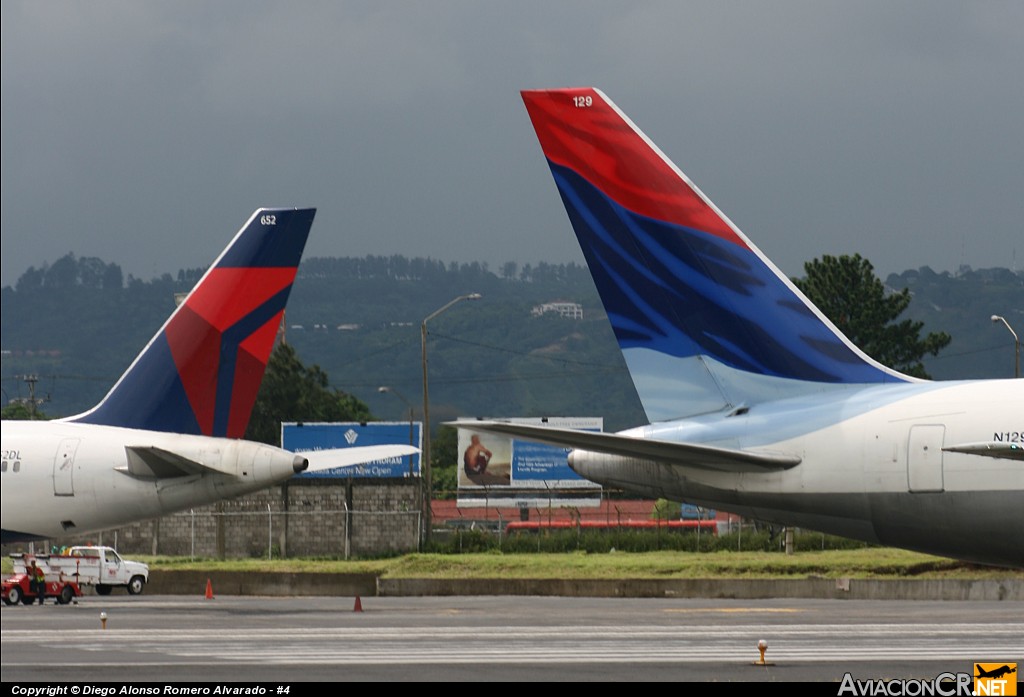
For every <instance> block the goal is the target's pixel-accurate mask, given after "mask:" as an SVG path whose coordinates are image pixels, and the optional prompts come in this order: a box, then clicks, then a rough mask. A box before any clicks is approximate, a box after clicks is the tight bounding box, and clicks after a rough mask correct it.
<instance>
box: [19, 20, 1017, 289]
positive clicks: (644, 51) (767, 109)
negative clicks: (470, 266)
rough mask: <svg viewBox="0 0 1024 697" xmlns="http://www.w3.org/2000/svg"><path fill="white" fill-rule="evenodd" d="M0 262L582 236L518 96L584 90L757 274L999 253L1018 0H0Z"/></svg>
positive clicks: (487, 253) (525, 246)
mask: <svg viewBox="0 0 1024 697" xmlns="http://www.w3.org/2000/svg"><path fill="white" fill-rule="evenodd" d="M0 8H2V10H0V12H2V17H0V27H2V30H0V31H2V41H0V48H2V59H3V60H2V117H3V118H2V148H0V152H2V166H3V169H2V221H0V222H2V226H0V232H2V243H3V245H2V246H3V249H2V283H3V284H5V285H6V284H10V283H13V282H14V281H15V280H16V279H17V277H18V276H19V275H20V274H21V273H22V272H23V271H24V270H25V269H27V268H28V267H29V266H32V265H34V266H40V265H41V264H43V263H48V262H53V261H54V260H56V259H57V258H59V257H60V256H63V255H64V254H66V253H67V252H69V251H70V252H74V253H75V254H77V255H87V256H98V257H100V258H102V259H104V260H106V261H113V262H117V263H119V264H121V266H122V267H123V269H124V271H125V272H126V273H132V274H134V275H136V276H139V277H142V278H145V279H148V278H151V277H153V276H155V275H158V274H160V273H163V272H172V273H173V272H176V271H177V269H179V268H182V267H195V266H205V265H207V264H208V263H209V262H210V261H212V259H213V258H214V256H215V255H216V254H217V253H218V252H219V251H220V250H221V248H222V247H223V246H224V245H225V244H226V242H227V241H228V240H229V239H230V237H231V236H232V235H233V234H234V232H236V231H237V229H238V228H239V227H240V226H241V224H242V223H243V222H244V221H245V219H246V218H247V217H248V216H249V214H250V213H251V212H252V211H253V210H254V209H255V208H257V207H259V206H264V205H267V206H293V205H294V206H316V207H317V208H318V209H319V212H318V214H317V219H316V222H315V223H314V226H313V232H312V235H311V237H310V243H309V245H308V247H307V251H306V254H307V256H313V255H316V256H327V255H330V256H363V255H366V254H383V255H388V254H395V253H400V254H404V255H407V256H430V257H434V258H438V259H442V260H444V261H453V260H454V261H473V260H479V261H487V262H489V263H490V264H491V267H492V269H495V270H497V267H498V266H499V265H500V264H501V263H503V262H505V261H517V262H520V263H523V262H530V263H535V262H537V261H541V260H545V261H551V262H563V261H580V262H582V255H581V254H580V252H579V250H578V247H577V245H576V241H575V238H574V236H573V234H572V231H571V229H570V227H569V223H568V220H567V218H566V216H565V213H564V211H563V209H562V207H561V204H560V202H559V199H558V195H557V192H556V190H555V187H554V184H553V182H552V180H551V176H550V173H549V171H548V169H547V166H546V164H545V162H544V160H543V156H542V154H541V151H540V148H539V146H538V145H537V142H536V138H535V136H534V134H533V130H532V128H531V126H530V122H529V119H528V118H527V115H526V111H525V109H524V108H523V105H522V102H521V100H520V98H519V94H518V91H519V90H520V89H527V88H542V87H561V86H570V85H572V86H579V85H593V86H596V87H599V88H601V89H602V90H603V91H604V92H605V93H606V94H607V95H608V96H609V97H610V98H611V99H612V100H614V101H615V102H616V103H617V104H618V105H619V107H620V108H621V109H622V110H623V111H624V112H625V113H627V114H628V115H629V116H630V117H631V118H632V119H633V121H634V122H635V123H636V124H637V125H638V126H639V127H640V128H641V129H643V130H644V131H645V132H646V133H647V135H648V136H650V137H651V139H652V140H654V141H655V142H656V143H657V144H658V145H659V146H660V147H661V149H662V150H663V151H664V152H665V153H666V154H667V155H668V156H669V157H670V158H672V159H673V160H674V161H675V163H676V164H677V165H678V166H679V167H680V168H681V169H682V170H683V171H684V172H686V173H687V174H688V175H689V176H690V178H691V179H693V180H694V182H696V183H697V185H698V186H700V187H701V188H702V189H703V190H704V192H705V193H706V194H707V195H708V196H709V197H710V198H711V199H712V200H713V201H715V203H717V204H718V206H719V207H720V208H721V209H722V210H723V211H724V212H725V213H726V214H727V215H729V216H730V218H732V220H733V221H734V222H735V223H736V224H737V225H739V226H740V228H741V229H743V231H744V232H745V233H746V234H747V235H748V236H749V237H750V238H751V239H753V241H754V242H755V243H756V244H757V245H758V246H760V247H761V249H762V250H763V251H764V252H765V253H766V254H768V256H770V257H771V258H773V259H774V260H775V261H776V263H777V264H779V266H780V267H781V268H782V269H783V271H785V272H787V273H790V274H798V273H800V272H801V270H802V264H803V262H804V261H805V260H807V259H810V258H812V257H816V256H820V255H821V254H842V253H853V252H859V253H861V254H863V255H864V256H866V257H867V258H868V259H870V260H871V261H872V262H873V263H874V264H875V267H876V269H877V270H878V271H879V273H880V274H882V275H883V276H884V274H887V273H889V272H890V271H901V270H903V269H906V268H916V267H918V266H923V265H928V266H931V267H932V268H933V269H936V270H940V271H941V270H954V269H956V268H957V267H958V266H959V265H960V264H970V265H971V266H974V267H975V268H979V267H988V266H1007V267H1011V268H1021V266H1022V265H1024V3H1021V2H1018V1H1013V2H1010V1H1006V2H998V1H992V2H950V1H935V0H927V1H925V0H921V1H916V2H915V1H908V2H890V1H889V0H885V1H880V2H823V1H807V2H793V1H790V0H776V1H774V2H770V3H769V2H693V3H688V2H679V1H678V0H668V1H665V2H594V1H573V2H551V1H545V2H523V1H517V2H470V1H469V0H465V1H459V2H448V1H438V0H431V1H430V2H342V1H339V2H293V3H284V2H269V1H267V2H264V1H253V0H245V1H237V0H219V1H217V2H183V1H176V2H146V1H139V0H132V1H125V2H111V1H108V0H91V1H90V2H81V1H80V0H72V1H67V2H58V1H48V0H31V1H25V2H18V1H14V2H12V1H9V0H4V2H3V3H2V4H0Z"/></svg>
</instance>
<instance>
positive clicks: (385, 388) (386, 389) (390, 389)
mask: <svg viewBox="0 0 1024 697" xmlns="http://www.w3.org/2000/svg"><path fill="white" fill-rule="evenodd" d="M377 391H378V392H382V393H383V392H389V393H391V394H393V395H395V396H396V397H398V398H399V399H400V400H402V401H403V402H405V406H407V407H409V445H413V446H414V445H416V444H415V443H414V442H413V436H414V432H413V431H414V429H413V427H412V404H411V403H410V402H409V400H408V399H406V398H405V395H403V394H402V393H401V392H399V391H398V390H396V389H395V388H394V387H388V386H387V385H381V386H380V387H378V388H377ZM412 474H413V472H412V455H410V456H409V476H410V477H412Z"/></svg>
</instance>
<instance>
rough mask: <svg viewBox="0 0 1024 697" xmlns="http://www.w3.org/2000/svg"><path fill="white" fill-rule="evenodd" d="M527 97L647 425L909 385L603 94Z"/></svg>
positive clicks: (580, 91)
mask: <svg viewBox="0 0 1024 697" xmlns="http://www.w3.org/2000/svg"><path fill="white" fill-rule="evenodd" d="M522 94H523V100H524V101H525V102H526V108H527V110H528V111H529V114H530V119H531V120H532V121H533V126H534V129H535V130H536V131H537V137H538V138H539V139H540V144H541V147H542V148H543V150H544V154H545V156H546V157H547V160H548V164H549V165H550V167H551V171H552V173H553V175H554V178H555V183H556V184H557V186H558V191H559V193H560V194H561V197H562V201H563V203H564V204H565V208H566V211H567V212H568V214H569V219H570V220H571V222H572V225H573V228H574V229H575V231H576V236H577V238H578V239H579V242H580V246H581V247H582V249H583V253H584V255H585V256H586V259H587V264H588V265H589V267H590V272H591V274H592V275H593V277H594V282H595V284H596V285H597V289H598V292H599V293H600V295H601V300H602V302H603V303H604V306H605V309H606V310H607V312H608V317H609V319H610V320H611V323H612V327H613V328H614V330H615V335H616V337H617V339H618V342H619V346H620V348H621V349H622V352H623V355H624V356H625V359H626V363H627V365H628V366H629V370H630V374H631V375H632V377H633V381H634V384H635V385H636V388H637V392H638V394H639V396H640V399H641V402H642V403H643V405H644V409H645V410H646V412H647V416H648V418H649V419H651V420H652V421H660V420H664V419H668V418H674V417H678V416H689V415H693V414H697V413H702V412H710V411H715V410H719V409H724V408H728V407H734V406H739V405H741V404H752V403H756V402H760V401H764V400H767V399H777V398H781V397H787V396H796V395H800V394H806V393H808V392H812V391H821V390H823V389H832V388H833V387H836V386H842V385H851V384H867V383H880V382H894V381H908V380H912V378H908V377H906V376H903V375H900V374H899V373H897V372H895V371H892V370H890V369H888V368H886V367H885V366H882V365H880V364H879V363H877V362H876V361H874V360H872V359H871V358H869V357H868V356H866V355H864V353H862V352H861V351H860V350H859V349H857V348H856V347H855V346H854V345H853V344H851V343H850V342H849V341H848V340H847V339H846V338H845V337H844V336H843V335H842V334H841V333H840V332H839V331H838V330H837V329H836V328H835V326H834V325H833V324H832V323H831V322H829V321H828V320H827V319H826V318H825V317H824V315H822V314H821V312H820V311H819V310H818V309H817V308H815V307H814V306H813V305H812V304H811V303H810V301H808V300H807V298H806V297H804V296H803V294H802V293H800V291H799V290H797V289H796V287H795V286H794V285H793V284H792V283H791V282H790V281H789V279H787V278H786V277H785V276H784V275H783V274H782V273H781V272H780V271H779V270H778V269H777V268H776V267H775V266H774V265H773V264H772V263H771V262H770V261H769V260H768V259H767V258H766V257H765V256H764V255H763V254H762V253H761V252H760V250H758V249H757V248H756V247H755V246H754V245H753V244H752V243H751V242H750V240H749V239H747V237H746V236H744V235H743V233H742V232H740V231H739V229H738V228H737V227H736V226H735V225H733V224H732V222H731V221H730V220H729V219H728V218H726V217H725V216H724V215H723V214H722V213H721V212H720V211H719V210H718V209H717V208H716V207H715V205H714V204H713V203H711V201H709V200H708V199H707V197H705V196H704V194H703V193H701V192H700V190H699V189H697V187H696V186H694V185H693V183H692V182H691V181H690V180H689V179H687V177H686V176H685V175H684V174H683V173H682V172H681V171H680V170H679V169H678V168H677V167H676V166H675V165H674V164H672V162H671V161H670V160H669V159H668V158H667V157H665V155H664V154H663V153H662V152H661V151H660V150H659V149H658V148H657V146H655V145H654V144H653V143H652V142H651V141H650V140H649V139H648V138H647V136H645V135H644V134H643V133H642V132H641V131H640V129H638V128H637V127H636V126H635V125H634V124H633V122H632V121H630V120H629V118H627V117H626V116H625V114H623V113H622V112H621V111H620V110H619V109H618V107H616V106H615V105H614V104H613V103H612V102H611V100H609V99H608V98H607V97H605V95H604V94H602V93H601V92H600V90H597V89H593V88H574V89H557V90H540V91H525V92H523V93H522Z"/></svg>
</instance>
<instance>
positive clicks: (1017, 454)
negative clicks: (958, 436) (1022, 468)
mask: <svg viewBox="0 0 1024 697" xmlns="http://www.w3.org/2000/svg"><path fill="white" fill-rule="evenodd" d="M943 450H945V451H946V452H949V453H965V454H967V455H983V456H985V457H999V458H1005V459H1007V460H1024V443H1004V442H1001V441H985V442H981V443H962V444H960V445H949V446H946V447H945V448H943Z"/></svg>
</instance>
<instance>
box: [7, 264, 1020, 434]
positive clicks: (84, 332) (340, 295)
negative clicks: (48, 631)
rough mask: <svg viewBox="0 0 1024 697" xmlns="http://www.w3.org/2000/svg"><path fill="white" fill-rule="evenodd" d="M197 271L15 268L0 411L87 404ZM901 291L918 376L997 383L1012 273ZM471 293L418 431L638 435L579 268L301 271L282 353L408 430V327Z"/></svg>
mask: <svg viewBox="0 0 1024 697" xmlns="http://www.w3.org/2000/svg"><path fill="white" fill-rule="evenodd" d="M200 274H201V270H200V269H189V270H183V271H180V272H178V273H177V274H176V276H173V277H172V276H171V275H169V274H165V275H164V276H161V277H160V278H156V279H153V280H150V281H143V280H140V279H138V278H134V277H132V276H130V275H129V276H127V277H126V278H125V277H124V275H123V274H122V272H121V269H119V268H118V267H117V266H116V265H114V264H106V263H104V262H103V261H101V260H99V259H95V258H91V257H81V258H76V257H74V256H71V255H69V256H67V257H64V258H62V259H59V260H57V261H56V262H54V263H53V264H50V265H48V266H45V267H43V268H42V269H35V268H32V269H29V270H28V271H26V272H25V274H23V276H22V277H21V278H20V279H19V280H18V282H17V283H16V284H15V286H14V287H9V286H8V287H5V288H3V289H2V312H0V320H2V335H3V336H2V349H3V364H2V376H3V390H4V399H5V401H8V400H10V399H12V398H18V397H26V396H27V388H26V384H25V382H24V381H23V380H22V379H20V378H19V377H18V376H22V375H25V374H37V375H38V376H39V382H38V384H37V392H38V393H42V394H49V396H50V398H51V400H52V401H50V402H49V403H47V404H44V405H42V409H43V410H44V411H45V412H46V413H48V414H49V415H51V416H60V415H68V414H72V413H76V412H78V411H80V410H83V409H86V408H88V407H90V406H92V405H93V404H94V403H95V402H97V401H98V400H99V399H100V398H101V397H102V396H103V394H104V393H105V392H106V390H107V389H109V387H110V386H111V385H112V384H113V383H114V381H115V380H116V379H117V377H118V376H119V375H120V374H121V372H122V371H123V370H124V369H125V368H126V367H127V366H128V364H129V363H130V362H131V360H132V359H133V358H134V357H135V355H136V354H137V353H138V352H139V350H141V348H142V347H143V346H144V345H145V343H146V342H147V341H148V340H149V339H150V338H151V337H152V335H153V334H154V333H155V332H156V330H157V329H158V328H159V327H160V325H161V324H162V323H163V322H164V320H165V319H166V318H167V316H168V315H169V314H170V312H171V310H172V309H173V307H174V293H175V292H183V291H187V290H189V289H190V288H191V287H192V285H193V284H194V283H195V281H196V279H197V278H198V277H199V275H200ZM886 282H887V284H888V285H889V286H890V287H893V288H897V289H899V288H904V287H908V288H910V289H911V292H912V293H913V295H914V300H913V302H912V303H911V304H910V307H909V309H908V310H907V313H906V316H907V317H911V318H914V319H919V320H922V321H924V322H925V330H926V331H945V332H947V333H949V334H950V335H952V337H953V341H952V343H951V344H950V345H949V346H948V347H947V348H946V349H945V350H944V351H943V352H942V353H940V354H939V356H938V357H935V358H931V357H929V358H928V359H926V361H925V365H926V368H927V370H928V371H929V372H930V373H931V374H932V375H933V376H934V377H936V378H938V379H953V378H975V377H1009V376H1012V371H1013V348H1012V338H1011V337H1010V335H1009V333H1008V332H1006V330H1005V328H1004V327H1002V326H1000V325H994V324H993V323H992V322H991V320H990V317H991V315H993V314H1000V315H1004V316H1006V317H1007V319H1008V320H1009V321H1010V323H1011V324H1013V325H1014V326H1016V327H1017V329H1018V331H1020V330H1022V329H1024V274H1022V273H1013V272H1011V271H1009V270H1006V269H987V270H978V271H970V270H964V271H963V272H961V273H959V274H957V275H952V274H948V273H942V274H937V273H935V272H933V271H931V270H930V269H927V268H923V269H919V270H916V271H906V272H904V273H902V274H893V275H891V276H890V277H889V278H888V279H886ZM469 293H480V294H481V296H482V297H481V299H479V300H475V301H466V302H462V303H459V304H457V305H455V306H453V307H452V308H450V309H449V310H448V311H446V312H445V313H443V314H442V315H440V316H438V317H436V318H435V319H433V320H431V322H430V323H429V325H428V327H429V343H428V358H429V361H430V396H431V417H432V419H433V420H446V419H450V418H454V417H456V416H512V415H515V416H538V415H581V416H601V417H604V419H605V425H606V427H607V428H609V429H620V428H625V427H628V426H631V425H635V424H638V423H641V422H642V421H643V413H642V411H641V409H640V404H639V401H638V400H637V398H636V394H635V392H634V391H633V389H632V385H631V383H630V381H629V377H628V374H627V373H626V370H625V365H624V364H623V362H622V359H621V357H620V355H619V352H618V349H617V347H616V346H615V342H614V337H613V336H612V333H611V329H610V327H609V326H608V323H607V319H606V317H605V315H604V312H603V310H602V308H601V305H600V302H599V300H598V297H597V292H596V290H595V288H594V286H593V283H592V281H591V279H590V275H589V273H588V272H587V270H586V268H585V267H582V266H579V265H576V264H568V265H564V264H562V265H553V264H543V263H541V264H537V265H523V266H521V267H520V266H519V265H517V264H515V263H508V264H504V265H502V267H501V269H499V270H498V271H497V272H495V271H492V270H490V269H488V267H487V265H486V264H478V263H473V264H454V263H453V264H445V263H443V262H441V261H437V260H433V259H421V258H419V259H408V258H406V257H403V256H399V255H395V256H390V257H366V258H341V259H336V258H311V259H307V260H305V261H303V262H302V265H301V266H300V270H299V277H298V279H297V280H296V283H295V287H294V291H293V294H292V298H291V300H290V302H289V305H288V308H289V309H288V313H287V317H286V325H287V333H286V338H287V341H288V342H289V343H290V344H291V345H292V346H293V347H294V348H295V350H296V352H297V354H298V357H299V358H300V359H301V360H302V361H303V362H304V363H306V364H318V365H320V366H321V367H322V368H323V369H324V370H325V371H326V372H327V374H328V375H329V376H330V379H331V383H332V386H334V387H337V388H340V389H342V390H344V391H346V392H349V393H351V394H353V395H355V396H356V397H358V398H359V399H361V400H363V401H364V402H366V403H367V404H368V405H369V406H370V407H371V410H372V411H373V413H374V414H375V415H376V416H378V417H382V418H387V419H403V418H407V417H408V407H407V406H406V405H405V403H403V402H402V400H401V398H400V397H399V396H397V395H395V394H388V393H383V394H382V393H379V392H378V387H380V386H382V385H387V386H389V387H391V388H392V389H393V390H395V391H397V392H398V393H399V394H400V395H402V396H404V397H405V398H406V399H407V400H408V401H409V402H411V403H412V405H413V406H414V407H415V409H416V413H417V418H419V414H420V410H421V403H422V370H421V357H420V323H421V321H422V320H423V318H424V317H426V316H428V315H429V314H431V313H432V312H434V311H435V310H437V309H439V308H440V307H442V306H444V305H445V304H446V303H448V302H449V301H450V300H452V299H453V298H455V297H457V296H460V295H463V294H469ZM553 301H569V302H575V303H579V304H580V305H582V307H583V312H584V315H583V319H569V318H565V317H561V316H558V315H557V314H553V313H547V314H544V315H541V316H535V315H534V314H533V313H532V309H533V308H534V307H535V306H537V305H540V304H542V303H548V302H553Z"/></svg>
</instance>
